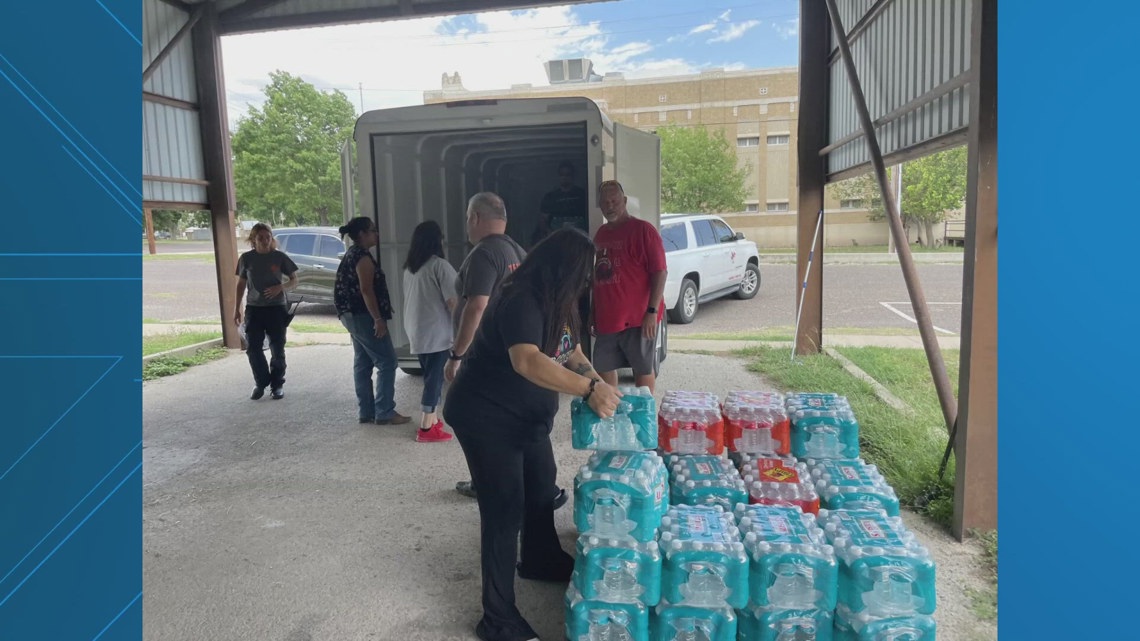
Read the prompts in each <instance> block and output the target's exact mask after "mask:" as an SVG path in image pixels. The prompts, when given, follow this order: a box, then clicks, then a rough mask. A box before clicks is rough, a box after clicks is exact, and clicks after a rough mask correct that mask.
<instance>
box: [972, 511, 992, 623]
mask: <svg viewBox="0 0 1140 641" xmlns="http://www.w3.org/2000/svg"><path fill="white" fill-rule="evenodd" d="M971 534H973V535H974V537H976V538H977V539H978V542H979V543H981V544H982V561H983V563H984V567H985V572H986V583H987V585H986V589H984V590H973V589H967V590H966V595H967V596H969V597H970V604H971V606H972V607H973V609H974V614H976V615H977V616H978V617H979V618H981V619H984V620H986V621H997V606H998V602H997V586H998V574H997V553H998V537H997V530H989V531H987V532H978V531H976V530H974V531H971Z"/></svg>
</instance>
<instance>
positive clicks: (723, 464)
mask: <svg viewBox="0 0 1140 641" xmlns="http://www.w3.org/2000/svg"><path fill="white" fill-rule="evenodd" d="M667 463H668V466H669V490H670V493H669V497H670V498H669V502H670V503H671V504H673V505H719V506H721V507H723V508H724V509H725V510H726V511H730V510H732V509H733V508H734V507H735V506H736V504H737V503H747V502H748V491H747V489H746V488H745V486H744V480H743V479H742V478H740V473H739V472H737V471H736V468H735V467H733V466H732V463H730V462H729V461H728V460H726V459H724V458H721V457H719V456H713V455H711V454H671V455H670V456H669V458H668V460H667Z"/></svg>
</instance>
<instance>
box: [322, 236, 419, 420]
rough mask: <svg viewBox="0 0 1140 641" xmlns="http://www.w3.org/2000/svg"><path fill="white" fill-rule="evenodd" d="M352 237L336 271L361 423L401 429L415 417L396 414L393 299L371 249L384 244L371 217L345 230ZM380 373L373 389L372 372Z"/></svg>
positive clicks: (336, 289) (335, 294)
mask: <svg viewBox="0 0 1140 641" xmlns="http://www.w3.org/2000/svg"><path fill="white" fill-rule="evenodd" d="M340 233H341V235H342V236H348V237H349V238H351V239H352V247H349V248H348V251H347V252H345V254H344V258H342V259H341V260H340V267H338V268H337V270H336V284H335V286H334V287H333V300H334V302H335V303H336V314H337V317H338V318H340V322H341V324H342V325H344V328H345V329H347V330H348V333H349V335H350V336H351V337H352V353H353V357H352V379H353V383H354V385H355V387H356V403H357V412H358V414H357V416H358V418H359V420H360V422H361V423H377V424H379V425H402V424H404V423H408V422H411V420H412V419H411V417H410V416H404V415H403V414H400V413H399V412H397V411H396V365H397V361H396V348H395V347H394V346H393V345H392V336H391V334H389V333H388V321H389V320H391V318H392V301H391V298H390V297H389V295H388V281H387V279H386V278H385V277H384V270H382V269H380V265H379V264H377V262H376V259H375V258H373V257H372V252H371V251H369V250H371V249H372V248H373V247H375V246H376V245H377V243H379V242H380V232H379V231H377V229H376V224H375V223H373V222H372V219H370V218H365V217H364V216H358V217H356V218H353V219H352V220H350V221H348V222H347V223H345V225H344V226H343V227H341V228H340ZM373 369H375V370H377V371H378V372H379V376H377V377H376V389H375V391H373V389H372V370H373Z"/></svg>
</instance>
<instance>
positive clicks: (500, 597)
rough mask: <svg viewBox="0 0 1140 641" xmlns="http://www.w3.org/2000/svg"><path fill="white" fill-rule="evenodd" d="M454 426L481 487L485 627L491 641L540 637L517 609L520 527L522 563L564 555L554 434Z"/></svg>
mask: <svg viewBox="0 0 1140 641" xmlns="http://www.w3.org/2000/svg"><path fill="white" fill-rule="evenodd" d="M452 409H456V408H452ZM451 425H452V430H453V431H454V432H455V436H456V437H457V438H458V439H459V445H460V446H461V447H462V448H463V454H464V456H466V457H467V467H468V468H469V469H470V470H471V479H472V481H474V483H475V485H476V486H477V487H478V488H479V494H478V501H479V522H480V533H481V548H480V549H481V551H480V556H481V567H482V572H483V621H482V623H481V626H482V627H483V628H484V630H485V631H486V633H487V634H486V636H487V638H490V639H495V640H499V639H502V640H504V641H515V640H522V639H531V638H534V637H536V636H538V635H537V634H536V633H535V632H534V630H533V629H532V628H531V627H530V625H529V624H527V623H526V620H525V619H523V617H522V614H521V613H519V611H518V609H517V608H516V607H515V558H516V556H517V553H518V552H519V549H518V548H519V534H520V531H521V534H522V555H521V562H522V564H523V565H524V566H531V567H542V566H544V565H546V564H547V563H549V561H548V560H549V559H554V558H558V557H560V556H564V555H565V552H563V550H562V546H561V545H560V544H559V542H558V533H557V532H556V531H555V529H554V492H555V476H556V473H557V466H556V465H555V463H554V450H553V449H552V448H551V445H550V437H549V436H545V435H544V436H542V437H541V438H539V439H537V440H533V441H525V442H520V441H518V440H516V439H511V438H509V437H506V438H504V436H503V431H506V430H503V431H499V430H495V432H496V433H494V434H487V432H486V430H485V428H486V426H485V425H480V424H478V423H466V422H463V423H461V424H458V425H457V424H455V423H454V422H453V421H452V422H451ZM501 427H508V426H501ZM519 427H520V430H519V431H520V432H523V431H529V430H525V429H521V428H522V426H519Z"/></svg>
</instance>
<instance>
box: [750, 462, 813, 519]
mask: <svg viewBox="0 0 1140 641" xmlns="http://www.w3.org/2000/svg"><path fill="white" fill-rule="evenodd" d="M740 475H741V476H742V477H743V478H744V484H745V486H746V487H747V488H748V500H749V502H750V503H758V504H760V505H792V506H796V507H798V508H800V509H801V510H803V511H804V512H807V513H809V514H815V513H817V512H819V494H818V493H817V492H816V489H815V486H814V485H812V479H811V474H810V473H809V472H808V468H807V465H804V464H803V463H800V462H797V461H796V460H795V459H793V458H791V457H779V458H776V457H769V456H752V455H750V454H744V455H742V456H741V462H740Z"/></svg>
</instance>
